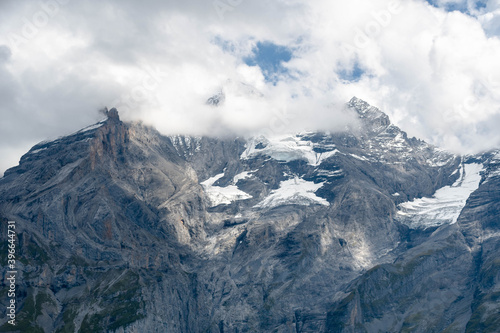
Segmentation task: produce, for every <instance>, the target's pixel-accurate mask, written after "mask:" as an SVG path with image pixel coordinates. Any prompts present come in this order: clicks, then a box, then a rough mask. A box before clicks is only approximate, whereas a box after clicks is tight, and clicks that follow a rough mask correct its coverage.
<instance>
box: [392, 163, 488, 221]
mask: <svg viewBox="0 0 500 333" xmlns="http://www.w3.org/2000/svg"><path fill="white" fill-rule="evenodd" d="M483 169H484V167H483V165H482V164H477V163H471V164H463V165H462V166H461V168H460V177H459V178H458V180H457V181H456V182H455V183H454V184H453V185H451V186H445V187H442V188H440V189H439V190H437V191H436V193H434V196H432V197H431V198H419V199H415V200H413V201H408V202H404V203H401V204H400V205H399V209H400V210H399V212H398V217H399V218H400V219H401V220H402V222H403V223H405V224H407V225H408V226H410V227H411V228H414V229H416V228H427V227H432V226H439V225H442V224H445V223H449V224H453V223H455V222H456V221H457V219H458V216H459V215H460V212H461V211H462V209H463V208H464V206H465V204H466V202H467V199H468V198H469V196H470V195H471V194H472V192H474V191H475V190H477V188H478V187H479V183H480V181H481V175H480V174H479V173H480V172H481V171H482V170H483Z"/></svg>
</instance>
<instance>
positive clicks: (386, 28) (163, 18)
mask: <svg viewBox="0 0 500 333" xmlns="http://www.w3.org/2000/svg"><path fill="white" fill-rule="evenodd" d="M452 5H453V6H458V7H460V8H459V9H460V10H461V11H451V7H450V6H452ZM458 7H457V8H458ZM464 8H466V9H464ZM499 14H500V4H499V2H498V1H487V2H483V3H482V4H481V5H478V3H477V1H476V2H471V1H469V2H467V1H439V2H434V3H433V5H431V4H429V3H428V2H426V1H423V0H410V1H404V2H402V1H401V2H398V1H393V0H372V1H367V0H353V1H348V2H346V1H326V0H309V1H305V0H280V1H273V2H269V1H263V0H256V1H248V0H238V1H234V0H231V1H229V0H216V1H201V0H188V1H182V2H173V1H160V0H148V1H143V2H141V3H138V2H137V1H132V0H122V1H118V0H107V1H100V2H87V1H85V2H81V1H70V0H44V1H42V2H39V1H23V2H19V1H2V2H1V3H0V45H3V46H0V87H1V89H0V116H1V117H2V122H1V123H0V130H2V133H4V136H5V138H2V141H0V153H2V156H7V159H3V161H4V162H3V163H4V164H3V165H0V168H1V170H0V172H1V171H3V170H4V169H5V168H6V167H8V166H12V165H15V164H16V162H17V161H18V159H19V157H20V156H21V155H22V153H24V152H26V150H27V147H29V146H30V145H33V144H35V143H36V142H37V141H41V140H43V139H46V138H54V137H57V136H60V135H64V134H67V133H71V132H73V131H75V130H77V129H79V128H81V127H84V126H85V125H88V124H90V123H92V122H94V121H97V120H98V119H99V114H98V113H97V110H98V109H100V108H102V107H103V106H105V105H106V106H108V107H112V106H117V107H118V109H119V110H120V113H121V115H122V118H124V119H128V120H137V119H141V120H143V121H145V122H147V123H151V124H154V125H155V126H157V127H158V128H159V130H161V131H162V132H164V133H175V132H181V133H188V134H212V135H214V134H217V135H220V134H224V133H229V132H230V133H238V134H248V135H250V134H252V133H256V132H259V131H263V130H264V131H265V130H266V129H267V130H270V129H271V130H272V131H284V130H293V131H299V130H304V129H307V130H313V129H323V130H337V129H340V128H342V126H344V125H345V124H346V123H348V122H349V121H351V119H349V118H348V117H346V116H345V115H344V113H343V112H342V104H343V103H345V102H347V101H348V100H349V99H350V98H351V97H352V96H354V95H356V96H358V97H360V98H363V99H365V100H367V101H368V102H370V103H372V104H374V105H377V106H379V107H380V108H382V109H383V110H384V111H385V112H387V113H388V114H389V115H390V117H391V119H392V120H393V121H394V122H396V123H397V124H398V125H400V126H401V127H402V128H403V129H404V130H406V131H408V132H409V134H410V135H414V136H417V137H419V138H422V139H425V140H427V141H430V142H432V143H435V144H438V145H441V146H442V147H443V148H446V149H451V150H454V151H458V152H474V151H480V150H483V149H488V148H491V147H494V146H498V145H500V138H499V136H498V135H497V134H496V133H497V130H496V128H498V125H500V123H499V122H500V119H499V114H500V110H499V106H500V96H499V82H500V68H499V64H498V61H497V57H498V54H500V42H499V38H498V34H499V29H498V27H499V23H498V22H500V21H499V19H498V17H500V16H499ZM266 45H267V46H269V45H271V46H276V47H278V46H279V47H278V50H276V49H274V51H283V50H286V51H287V52H289V54H288V53H286V52H285V53H286V54H285V53H280V52H267V53H266V54H260V53H259V51H261V49H262V46H266ZM264 49H265V47H264ZM268 51H269V50H268ZM270 51H273V49H272V47H271V49H270ZM284 55H286V57H284ZM262 56H264V57H262ZM249 59H253V62H251V61H249ZM271 78H272V79H271ZM228 80H229V81H228ZM228 82H229V83H228ZM239 82H244V83H246V84H248V85H250V86H252V87H254V88H255V90H257V91H259V92H260V94H261V95H259V94H257V95H259V96H257V95H254V94H248V91H245V89H244V88H242V87H241V86H240V85H239ZM221 88H223V89H225V90H226V96H227V98H226V103H225V104H224V106H223V107H221V108H218V109H214V108H211V107H209V106H206V105H204V102H205V101H206V99H207V98H209V97H210V96H211V95H212V94H214V93H216V92H217V91H218V90H219V89H221Z"/></svg>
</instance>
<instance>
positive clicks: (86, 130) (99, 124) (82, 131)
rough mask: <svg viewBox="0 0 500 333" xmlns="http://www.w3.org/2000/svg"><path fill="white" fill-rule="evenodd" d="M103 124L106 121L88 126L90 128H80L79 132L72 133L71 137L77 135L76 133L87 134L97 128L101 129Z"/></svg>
mask: <svg viewBox="0 0 500 333" xmlns="http://www.w3.org/2000/svg"><path fill="white" fill-rule="evenodd" d="M105 122H106V119H104V120H101V121H100V122H98V123H97V124H94V125H90V126H87V127H85V128H82V129H81V130H79V131H78V132H75V133H73V134H72V135H74V134H78V133H84V132H88V131H91V130H94V129H96V128H99V127H101V126H102V125H104V123H105Z"/></svg>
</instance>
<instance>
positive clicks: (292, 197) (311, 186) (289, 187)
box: [255, 177, 329, 208]
mask: <svg viewBox="0 0 500 333" xmlns="http://www.w3.org/2000/svg"><path fill="white" fill-rule="evenodd" d="M323 184H324V183H318V184H315V183H314V182H308V181H305V180H304V179H302V178H297V177H296V178H293V179H288V180H285V181H282V182H281V183H280V187H279V188H278V189H276V190H273V191H271V194H270V195H269V196H268V197H266V198H265V199H264V200H262V201H261V202H260V203H258V204H257V205H255V208H272V207H277V206H281V205H292V204H294V205H303V206H309V205H313V204H320V205H324V206H328V205H329V203H328V201H327V200H326V199H324V198H320V197H318V196H317V195H316V194H315V192H316V191H317V190H319V189H320V188H321V187H322V186H323Z"/></svg>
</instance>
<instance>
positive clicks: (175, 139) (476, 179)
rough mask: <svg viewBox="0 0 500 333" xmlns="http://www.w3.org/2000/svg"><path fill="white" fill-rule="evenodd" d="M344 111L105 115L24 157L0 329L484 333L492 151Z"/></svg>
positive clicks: (0, 185) (352, 108)
mask: <svg viewBox="0 0 500 333" xmlns="http://www.w3.org/2000/svg"><path fill="white" fill-rule="evenodd" d="M214 105H217V104H214ZM347 106H348V107H347V109H346V112H351V113H352V114H354V115H355V116H356V117H357V119H358V122H357V124H356V125H355V126H353V127H352V128H348V129H346V130H345V132H342V133H324V132H304V133H296V134H290V135H274V136H270V137H254V138H236V137H230V138H228V137H226V138H210V137H191V136H181V135H178V136H163V135H161V134H160V133H158V132H157V131H156V130H155V129H153V128H151V127H148V126H144V125H143V124H141V123H125V122H122V121H121V120H120V119H119V116H118V112H117V110H116V109H112V110H110V111H109V112H108V118H107V119H106V120H104V121H102V122H99V123H97V124H95V125H92V126H90V127H87V128H85V129H82V130H80V131H78V132H76V133H74V134H72V135H69V136H66V137H62V138H59V139H57V140H54V141H49V142H42V143H39V144H37V145H35V146H34V147H33V148H32V149H31V150H30V151H29V152H28V153H26V154H25V155H24V156H23V157H22V158H21V160H20V163H19V165H18V166H16V167H14V168H12V169H9V170H7V171H6V172H5V175H4V177H3V178H1V179H0V215H1V218H2V233H1V239H2V242H1V245H0V247H1V249H0V253H1V256H2V257H1V258H0V259H1V260H2V264H3V263H4V262H6V254H7V244H8V243H7V234H6V230H7V227H6V223H7V221H9V220H10V221H15V222H16V231H17V235H18V244H17V246H18V247H17V251H18V252H17V253H18V257H19V260H18V262H17V265H18V270H19V276H18V283H19V284H18V286H17V300H18V306H19V307H18V309H19V311H18V314H17V321H18V324H17V326H16V327H15V330H13V329H12V326H9V324H8V323H6V319H2V321H0V325H1V326H0V331H2V332H12V331H14V332H16V330H17V332H27V331H29V330H31V331H34V332H106V331H109V332H137V331H146V332H220V333H222V332H379V331H382V332H402V331H404V332H441V331H448V332H465V331H467V332H478V331H484V332H487V331H491V332H493V331H498V329H499V328H500V321H499V319H498V311H499V305H498V304H499V303H498V301H497V300H498V290H500V289H499V288H500V284H499V281H500V275H499V261H498V255H499V251H500V245H499V244H500V242H499V238H498V237H499V236H500V232H499V228H500V225H499V216H500V214H499V209H500V207H499V206H500V190H499V189H500V171H499V170H500V169H499V167H500V152H498V151H493V152H488V153H485V154H481V155H478V156H456V155H454V154H451V153H448V152H445V151H443V150H440V149H438V148H436V147H434V146H432V145H429V144H427V143H425V142H424V141H421V140H418V139H415V138H408V136H407V135H406V133H405V132H403V131H402V130H401V129H399V128H398V127H397V126H395V125H393V124H391V122H390V120H389V118H388V116H387V115H386V114H384V113H383V112H382V111H380V110H379V109H377V108H375V107H372V106H370V105H368V104H367V103H366V102H364V101H362V100H360V99H358V98H353V99H352V100H351V101H350V102H349V103H348V104H347ZM1 269H2V273H3V276H5V274H6V271H7V268H6V267H4V266H2V268H1ZM3 283H4V285H3V287H2V288H4V289H2V290H5V286H6V285H7V281H6V280H5V279H4V282H3ZM3 294H4V295H5V294H6V293H5V292H4V293H3ZM7 302H8V299H6V298H4V297H2V298H0V303H1V308H2V310H1V311H3V312H2V314H4V313H5V311H6V310H5V309H6V306H7ZM2 318H6V316H5V315H2Z"/></svg>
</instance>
